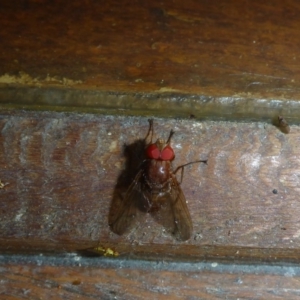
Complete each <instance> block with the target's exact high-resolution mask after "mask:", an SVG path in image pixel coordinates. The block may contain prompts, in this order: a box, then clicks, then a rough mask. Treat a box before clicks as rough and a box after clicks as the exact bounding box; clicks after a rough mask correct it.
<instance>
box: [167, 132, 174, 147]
mask: <svg viewBox="0 0 300 300" xmlns="http://www.w3.org/2000/svg"><path fill="white" fill-rule="evenodd" d="M174 133H175V131H173V129H171V131H170V135H169V137H168V140H167V142H166V144H170V142H171V138H172V136H173V135H174Z"/></svg>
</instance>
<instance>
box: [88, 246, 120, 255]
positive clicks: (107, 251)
mask: <svg viewBox="0 0 300 300" xmlns="http://www.w3.org/2000/svg"><path fill="white" fill-rule="evenodd" d="M93 251H95V252H97V253H99V254H103V255H104V256H111V257H112V256H113V257H116V256H119V253H118V252H117V251H114V250H112V249H111V248H105V247H102V246H98V247H95V248H93Z"/></svg>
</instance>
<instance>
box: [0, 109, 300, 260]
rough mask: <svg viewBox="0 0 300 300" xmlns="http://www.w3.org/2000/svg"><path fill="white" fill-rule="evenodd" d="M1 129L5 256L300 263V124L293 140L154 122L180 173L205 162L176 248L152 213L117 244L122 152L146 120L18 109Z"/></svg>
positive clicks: (273, 133) (193, 176)
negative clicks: (90, 252)
mask: <svg viewBox="0 0 300 300" xmlns="http://www.w3.org/2000/svg"><path fill="white" fill-rule="evenodd" d="M0 124H1V137H0V138H1V141H0V147H1V151H0V162H1V166H2V168H1V170H0V179H1V182H3V183H4V184H7V185H6V186H4V187H3V188H2V189H1V190H0V193H1V203H0V207H1V210H0V227H1V248H2V249H10V250H14V251H16V250H21V249H22V250H35V251H36V250H42V251H48V250H49V251H51V250H60V251H63V250H72V251H74V250H82V249H86V248H88V247H95V246H97V245H98V244H100V245H102V246H104V247H110V248H112V249H114V250H116V251H117V252H119V253H120V254H121V255H132V256H135V255H137V256H143V257H155V256H159V257H165V258H167V257H169V258H176V257H182V258H201V257H202V258H204V257H220V258H223V259H226V258H227V259H228V257H230V259H235V258H236V259H239V258H240V259H252V260H276V259H279V260H293V261H295V260H296V261H297V260H298V251H299V246H300V239H299V236H300V235H299V201H298V194H299V188H298V181H299V178H298V175H297V174H298V172H299V159H298V142H297V141H298V139H299V137H298V135H299V132H298V127H296V126H291V132H290V134H288V135H286V134H283V133H282V132H281V131H280V130H279V129H278V128H276V127H275V126H271V125H266V124H263V123H259V124H257V123H229V122H228V123H226V122H202V123H199V122H196V121H194V120H190V121H184V120H169V121H165V120H161V119H155V132H156V134H157V135H158V136H162V137H167V136H168V133H169V130H170V129H174V130H175V132H176V134H175V136H174V140H173V147H174V149H175V152H176V159H175V161H174V166H178V165H181V164H183V163H186V162H190V161H194V160H198V159H208V165H203V164H196V165H190V166H188V167H186V168H185V172H184V180H183V182H182V189H183V191H184V193H185V196H186V198H187V200H188V207H189V210H190V212H191V216H192V220H193V224H194V232H193V236H192V238H191V239H190V240H189V241H188V242H186V243H179V242H176V241H175V240H174V238H173V237H172V236H171V235H169V234H168V233H167V232H165V231H164V229H163V228H162V227H161V226H160V225H159V224H156V223H155V222H154V220H153V219H152V218H151V217H150V216H147V217H146V218H145V220H142V221H141V222H140V223H138V224H136V227H135V228H134V230H132V231H131V232H130V233H129V234H127V235H125V236H121V237H120V236H117V235H115V234H114V233H112V232H111V231H110V228H109V226H108V216H109V211H110V204H111V201H112V194H113V190H114V187H115V185H116V183H117V179H118V176H119V175H120V173H121V172H122V170H123V169H124V167H125V162H126V161H125V157H124V154H123V153H122V151H123V150H122V149H123V147H124V144H125V143H126V144H127V145H130V144H132V143H134V142H136V140H137V139H139V138H144V136H145V134H146V132H147V129H148V122H147V120H146V119H144V118H129V117H109V116H96V115H88V114H86V115H74V114H72V115H66V114H63V113H61V114H59V113H39V114H37V113H24V112H23V113H13V114H12V113H7V114H4V113H2V115H1V118H0ZM275 189H276V190H277V192H276V191H275Z"/></svg>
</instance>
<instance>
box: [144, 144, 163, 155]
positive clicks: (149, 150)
mask: <svg viewBox="0 0 300 300" xmlns="http://www.w3.org/2000/svg"><path fill="white" fill-rule="evenodd" d="M146 155H147V156H148V157H149V158H152V159H159V157H160V151H159V149H158V148H157V146H156V144H151V145H149V146H148V147H147V149H146Z"/></svg>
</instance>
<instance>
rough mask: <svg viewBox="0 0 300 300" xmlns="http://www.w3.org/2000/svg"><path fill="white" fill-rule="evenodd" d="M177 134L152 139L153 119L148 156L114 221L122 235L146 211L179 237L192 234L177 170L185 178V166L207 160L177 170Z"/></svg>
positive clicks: (148, 141) (179, 238)
mask: <svg viewBox="0 0 300 300" xmlns="http://www.w3.org/2000/svg"><path fill="white" fill-rule="evenodd" d="M173 134H174V131H173V130H171V132H170V134H169V137H168V139H167V141H166V142H165V141H164V140H163V139H161V138H159V139H157V140H156V142H155V143H152V137H153V120H149V130H148V133H147V135H146V137H145V139H144V140H145V145H146V148H145V159H144V160H143V162H142V164H141V167H140V169H139V171H138V172H137V175H136V176H135V178H134V180H133V181H132V183H131V184H130V186H129V188H128V190H127V192H126V193H125V196H124V198H123V199H122V200H123V201H121V203H120V205H119V207H118V209H117V212H116V215H115V218H114V219H113V221H112V222H111V223H110V226H111V228H112V231H113V232H115V233H117V234H119V235H122V234H123V233H125V232H126V231H128V229H129V228H130V227H131V225H132V223H133V221H134V219H136V217H137V214H139V213H140V212H144V213H150V214H151V215H152V216H153V218H154V219H155V220H156V221H157V222H158V223H160V224H161V225H163V227H164V228H165V229H166V230H167V231H169V232H170V233H171V234H173V235H174V236H175V238H176V239H178V240H180V241H185V240H187V239H189V238H190V236H191V233H192V230H193V225H192V221H191V217H190V213H189V210H188V208H187V204H186V200H185V197H184V194H183V192H182V190H181V187H180V183H179V182H178V181H177V178H176V173H177V171H179V170H181V180H182V178H183V168H184V167H185V166H187V165H189V164H192V163H196V162H202V163H206V162H207V160H199V161H195V162H190V163H187V164H185V165H182V166H179V167H177V168H176V169H175V171H173V170H172V161H173V159H174V158H175V153H174V150H173V148H172V147H171V138H172V136H173Z"/></svg>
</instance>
